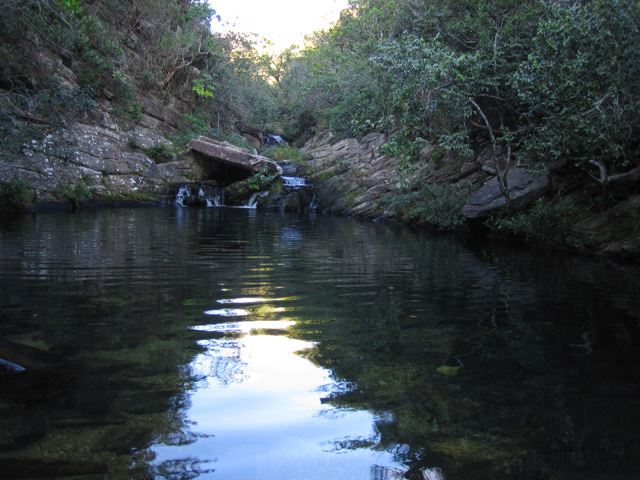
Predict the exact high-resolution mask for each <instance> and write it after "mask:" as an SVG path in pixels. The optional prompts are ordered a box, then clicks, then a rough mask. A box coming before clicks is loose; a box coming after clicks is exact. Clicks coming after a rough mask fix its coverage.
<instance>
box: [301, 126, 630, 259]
mask: <svg viewBox="0 0 640 480" xmlns="http://www.w3.org/2000/svg"><path fill="white" fill-rule="evenodd" d="M385 141H386V137H385V135H384V134H378V133H376V134H371V135H368V136H366V137H365V138H363V139H362V141H357V140H355V139H345V140H341V141H338V142H335V141H334V138H333V136H332V134H331V133H330V132H325V133H323V134H321V135H318V136H316V137H314V138H313V139H311V140H310V141H309V142H308V143H307V144H306V146H305V151H306V152H307V153H308V154H310V155H311V156H312V159H311V160H309V161H308V162H307V164H306V165H305V167H304V170H305V173H306V174H307V175H308V176H309V177H310V178H311V179H312V182H313V183H314V184H315V189H316V203H317V205H318V209H319V210H320V211H323V212H327V213H338V214H344V215H351V216H356V217H361V218H366V219H378V218H384V219H392V220H395V221H406V220H407V219H406V218H403V217H402V216H401V215H399V214H398V211H397V210H394V209H393V208H392V207H390V205H391V203H392V202H390V201H387V200H386V198H394V197H395V198H398V197H400V196H401V195H402V192H409V193H406V194H405V196H406V195H410V198H411V201H412V202H414V203H421V202H422V203H424V204H429V203H431V204H433V205H436V206H435V207H434V208H432V209H431V210H429V208H428V206H427V207H425V208H424V209H423V210H422V211H418V212H419V213H418V214H417V215H416V217H415V218H414V219H413V221H416V219H418V218H419V217H420V215H422V216H423V217H424V216H425V215H424V212H425V211H427V210H428V211H429V212H435V213H436V215H437V214H446V215H455V216H458V218H459V223H457V224H456V225H457V226H460V225H464V224H466V225H474V224H479V222H482V221H483V220H485V219H487V218H488V216H489V215H491V214H494V213H497V212H500V211H501V210H503V209H504V208H505V205H506V199H505V197H504V195H503V194H502V192H501V190H500V186H499V184H498V180H497V177H496V173H495V170H494V168H493V167H494V166H493V165H492V160H491V159H490V157H491V154H490V148H486V149H484V150H482V151H481V152H480V154H479V155H477V156H476V157H475V158H458V157H456V156H455V155H453V154H445V155H439V156H437V155H435V153H434V150H433V149H431V148H429V147H427V148H425V149H424V150H423V152H422V154H421V158H420V160H419V161H418V162H417V163H416V164H415V165H413V167H412V169H411V170H407V171H404V172H402V170H401V169H399V168H398V161H397V160H396V159H393V158H389V157H387V156H386V155H384V154H382V153H381V152H380V149H379V147H380V146H381V145H382V144H384V143H385ZM506 177H507V184H508V185H509V190H510V208H512V209H519V208H521V207H526V206H527V205H532V204H533V205H542V203H540V202H545V201H546V200H550V199H552V198H557V197H558V195H559V187H558V186H559V184H560V183H561V182H560V180H559V179H558V178H554V176H553V175H551V174H546V173H535V172H531V171H528V170H527V169H526V168H525V167H524V166H515V167H512V168H511V170H510V171H509V172H508V174H507V176H506ZM429 185H434V186H438V185H441V186H442V189H441V190H439V191H438V190H435V191H434V190H433V189H432V190H429V189H425V186H429ZM456 187H460V191H462V190H464V194H463V195H460V196H458V197H456V198H454V199H453V200H452V199H451V198H445V197H446V196H447V195H448V192H450V191H451V188H453V189H455V188H456ZM447 188H449V190H447ZM429 196H430V197H431V198H428V197H429ZM639 198H640V197H638V196H635V197H631V198H630V199H629V200H627V201H625V202H623V203H621V204H618V205H616V206H614V207H612V208H611V209H609V210H606V211H604V212H600V213H597V214H593V215H590V216H587V217H586V218H584V219H581V220H580V221H578V218H567V217H566V215H564V214H563V213H562V212H560V213H558V212H557V211H556V217H555V218H551V219H550V218H546V217H545V216H544V215H542V214H541V215H539V217H536V218H535V220H534V221H538V222H540V223H541V224H543V225H541V228H547V229H549V230H552V231H551V232H550V234H552V235H554V234H557V233H559V232H555V231H553V230H557V229H559V228H560V227H562V228H563V229H565V230H566V231H567V232H569V234H570V235H574V236H580V237H581V238H582V239H584V242H585V245H582V246H583V248H584V249H586V250H589V251H593V252H597V253H600V254H603V255H608V256H613V257H616V258H623V259H640V220H639V219H640V210H639V205H640V201H639ZM567 201H568V202H572V201H573V200H571V198H570V197H568V200H567ZM445 202H449V203H450V205H444V206H443V203H445ZM452 209H453V211H452ZM566 211H567V212H571V211H572V210H571V209H570V208H569V209H567V210H566ZM545 222H546V224H545ZM554 222H556V223H557V222H560V225H558V226H556V224H554ZM418 223H425V222H424V221H422V222H421V221H420V220H418ZM426 223H429V221H427V222H426ZM534 233H535V232H534ZM532 240H533V241H535V240H534V239H533V238H532ZM559 246H560V245H559ZM564 247H565V248H566V247H567V245H564Z"/></svg>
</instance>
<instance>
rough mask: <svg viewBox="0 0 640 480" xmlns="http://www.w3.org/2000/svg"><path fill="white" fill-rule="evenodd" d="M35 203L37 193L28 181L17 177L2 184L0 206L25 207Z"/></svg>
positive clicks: (0, 184)
mask: <svg viewBox="0 0 640 480" xmlns="http://www.w3.org/2000/svg"><path fill="white" fill-rule="evenodd" d="M35 201H36V194H35V191H34V189H33V188H32V187H31V186H30V185H29V184H28V183H27V182H26V181H24V180H21V179H19V178H17V177H16V178H13V179H12V180H9V181H8V182H6V183H0V205H13V206H17V207H24V206H26V205H29V204H31V203H33V202H35Z"/></svg>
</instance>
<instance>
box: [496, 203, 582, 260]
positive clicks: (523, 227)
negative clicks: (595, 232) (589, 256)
mask: <svg viewBox="0 0 640 480" xmlns="http://www.w3.org/2000/svg"><path fill="white" fill-rule="evenodd" d="M585 215H586V212H585V211H584V210H583V209H582V208H581V207H578V206H576V205H574V204H571V203H568V202H559V203H553V204H552V203H544V202H542V201H540V202H537V203H536V204H535V205H533V206H532V207H530V208H528V209H526V210H518V211H515V212H502V213H499V214H496V215H494V216H492V217H491V218H489V219H488V220H487V221H485V225H486V226H487V227H489V228H490V229H491V230H492V231H493V232H495V233H496V234H499V235H506V236H510V237H515V238H521V239H525V240H526V241H528V242H530V243H532V244H535V245H539V246H544V247H553V248H567V247H571V248H576V249H585V248H588V247H589V246H590V245H591V243H592V239H591V238H589V237H588V236H587V235H585V234H583V233H581V232H579V231H577V230H576V229H575V227H574V226H575V224H576V222H577V221H578V220H580V219H581V218H584V216H585Z"/></svg>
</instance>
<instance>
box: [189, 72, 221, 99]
mask: <svg viewBox="0 0 640 480" xmlns="http://www.w3.org/2000/svg"><path fill="white" fill-rule="evenodd" d="M216 88H217V85H216V83H215V82H214V81H213V77H212V76H211V75H210V74H208V73H206V72H205V73H203V74H202V76H201V77H199V78H196V79H194V80H193V88H192V90H193V91H194V92H196V93H197V94H198V95H200V96H201V97H204V98H211V97H213V92H214V91H215V90H216Z"/></svg>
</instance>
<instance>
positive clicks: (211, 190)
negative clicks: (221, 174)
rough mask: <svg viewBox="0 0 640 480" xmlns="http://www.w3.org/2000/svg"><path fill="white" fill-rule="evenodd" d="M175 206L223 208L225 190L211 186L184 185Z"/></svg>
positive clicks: (179, 190)
mask: <svg viewBox="0 0 640 480" xmlns="http://www.w3.org/2000/svg"><path fill="white" fill-rule="evenodd" d="M173 204H174V205H175V206H176V207H191V206H202V207H204V206H207V207H221V206H223V205H224V189H222V188H220V187H214V186H211V185H198V184H187V185H182V186H181V187H180V188H179V189H178V193H177V194H176V197H175V199H174V201H173Z"/></svg>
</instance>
